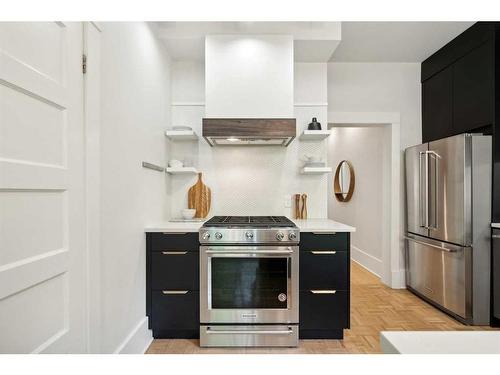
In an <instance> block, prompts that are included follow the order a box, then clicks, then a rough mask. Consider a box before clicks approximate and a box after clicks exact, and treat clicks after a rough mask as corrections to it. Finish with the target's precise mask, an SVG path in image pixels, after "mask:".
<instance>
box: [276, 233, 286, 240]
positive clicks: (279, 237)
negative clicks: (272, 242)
mask: <svg viewBox="0 0 500 375" xmlns="http://www.w3.org/2000/svg"><path fill="white" fill-rule="evenodd" d="M283 238H285V235H284V234H283V233H281V232H278V233H276V239H277V240H278V241H283Z"/></svg>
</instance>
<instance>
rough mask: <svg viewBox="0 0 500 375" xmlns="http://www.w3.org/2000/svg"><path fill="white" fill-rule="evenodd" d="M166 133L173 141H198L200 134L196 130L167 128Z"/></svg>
mask: <svg viewBox="0 0 500 375" xmlns="http://www.w3.org/2000/svg"><path fill="white" fill-rule="evenodd" d="M165 135H166V136H167V137H168V138H170V139H171V140H172V141H197V140H198V134H196V133H195V132H194V130H166V131H165Z"/></svg>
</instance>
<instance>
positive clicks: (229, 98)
mask: <svg viewBox="0 0 500 375" xmlns="http://www.w3.org/2000/svg"><path fill="white" fill-rule="evenodd" d="M293 75H294V71H293V37H292V36H291V35H211V36H207V38H206V41H205V82H206V83H205V103H206V117H236V118H289V117H293V115H294V111H293V104H294V103H293V102H294V98H293Z"/></svg>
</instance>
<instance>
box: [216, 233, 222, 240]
mask: <svg viewBox="0 0 500 375" xmlns="http://www.w3.org/2000/svg"><path fill="white" fill-rule="evenodd" d="M215 238H217V239H218V240H220V239H221V238H222V233H219V232H217V233H215Z"/></svg>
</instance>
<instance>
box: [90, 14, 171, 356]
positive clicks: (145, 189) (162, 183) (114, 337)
mask: <svg viewBox="0 0 500 375" xmlns="http://www.w3.org/2000/svg"><path fill="white" fill-rule="evenodd" d="M101 25H102V28H103V32H102V51H101V52H102V57H101V58H102V71H101V77H102V92H101V97H102V107H101V108H102V127H101V139H100V142H101V175H100V178H101V223H102V226H101V340H100V341H101V344H100V347H101V352H104V353H109V352H114V351H121V352H134V351H135V352H136V351H138V350H139V351H140V350H141V349H144V346H146V345H147V344H148V340H150V339H151V337H150V334H149V333H148V331H147V322H146V319H145V315H146V312H145V306H146V304H145V293H146V286H145V278H146V276H145V272H146V266H145V255H146V250H145V242H146V241H145V235H144V225H145V223H146V222H150V221H160V220H164V219H165V218H166V215H167V212H168V209H169V200H168V198H167V187H166V176H165V174H164V173H160V172H156V171H152V170H149V169H144V168H142V167H141V162H142V161H148V162H151V163H155V164H158V165H165V162H166V141H165V137H164V134H163V133H164V130H165V128H166V127H167V126H168V125H169V122H170V107H169V106H168V105H166V103H169V102H170V100H171V99H170V60H169V57H168V55H167V53H166V51H165V50H164V47H163V45H162V43H161V41H159V40H158V39H157V38H156V37H155V34H154V30H153V29H152V28H151V26H150V25H147V24H146V23H103V24H101Z"/></svg>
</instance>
